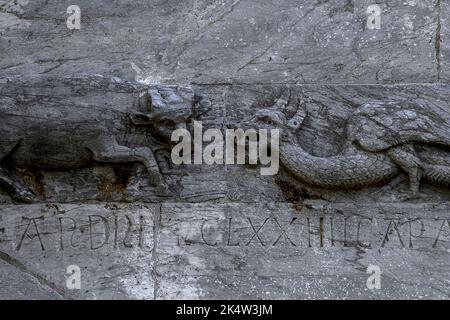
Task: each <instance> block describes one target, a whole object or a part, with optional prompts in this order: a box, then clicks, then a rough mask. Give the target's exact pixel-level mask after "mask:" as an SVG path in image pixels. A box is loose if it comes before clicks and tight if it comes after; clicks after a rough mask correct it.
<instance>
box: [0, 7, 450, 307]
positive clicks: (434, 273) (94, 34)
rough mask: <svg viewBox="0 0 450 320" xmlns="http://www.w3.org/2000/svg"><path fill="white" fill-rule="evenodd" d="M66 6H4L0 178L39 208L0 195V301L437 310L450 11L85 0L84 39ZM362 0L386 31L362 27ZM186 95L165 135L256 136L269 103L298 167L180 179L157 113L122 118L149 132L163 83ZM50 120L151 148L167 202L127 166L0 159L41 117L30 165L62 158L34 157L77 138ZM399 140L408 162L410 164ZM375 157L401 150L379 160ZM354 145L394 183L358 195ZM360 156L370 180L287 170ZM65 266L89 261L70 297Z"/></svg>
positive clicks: (211, 171)
mask: <svg viewBox="0 0 450 320" xmlns="http://www.w3.org/2000/svg"><path fill="white" fill-rule="evenodd" d="M71 4H73V3H72V2H71V1H55V0H49V1H41V0H36V1H28V0H17V1H13V0H0V115H1V116H2V118H1V119H0V123H1V124H2V127H1V128H0V131H1V135H0V151H1V153H2V154H1V155H0V158H1V159H0V160H1V161H0V183H1V184H2V185H3V187H4V185H5V182H6V185H7V186H8V181H9V185H10V186H16V187H17V186H19V188H18V189H19V190H28V189H29V190H31V191H32V192H34V193H35V194H36V196H37V197H36V199H34V200H33V201H34V204H30V205H24V204H20V203H19V202H18V201H17V198H16V199H15V200H14V199H12V198H11V197H10V195H11V190H8V189H7V188H6V189H5V188H1V189H0V203H1V205H0V299H39V298H46V299H105V298H108V299H109V298H112V299H120V298H124V299H177V298H183V299H184V298H193V299H213V298H223V299H233V298H247V299H255V298H258V299H259V298H261V299H264V298H272V299H310V298H322V299H324V298H325V299H326V298H328V299H330V298H335V299H355V298H365V299H366V298H367V299H373V298H377V299H405V298H412V299H424V298H431V299H448V297H449V295H450V280H449V276H448V274H449V273H448V270H449V267H450V257H449V252H450V247H449V245H450V217H449V214H448V212H449V209H450V208H449V201H450V199H449V196H450V193H449V188H448V187H449V185H450V183H448V179H449V176H450V174H449V172H450V171H449V170H448V168H449V167H450V161H448V160H447V159H448V150H449V149H448V146H449V143H448V142H449V141H450V139H449V136H448V133H449V129H448V128H449V127H450V125H449V124H450V113H449V110H450V109H449V107H450V106H449V102H448V96H449V94H450V87H449V86H448V85H447V84H446V82H447V81H448V78H449V75H448V73H449V71H448V62H447V61H448V58H449V55H450V45H449V36H450V30H449V27H448V22H449V19H450V18H449V17H450V5H449V3H448V1H444V0H423V1H419V0H405V1H394V0H383V1H381V0H380V1H378V0H377V1H372V0H363V1H354V0H332V1H320V0H303V1H298V0H281V1H271V0H262V1H255V0H253V1H250V0H217V1H210V0H187V1H182V2H180V1H162V0H151V1H143V0H134V1H131V0H130V1H119V0H117V1H95V2H93V1H85V0H81V1H78V3H77V4H78V5H79V6H80V7H81V13H82V24H81V27H82V29H81V30H79V31H76V30H74V31H71V30H68V29H67V28H66V23H65V20H66V18H67V17H68V14H67V13H66V9H67V7H68V5H71ZM372 4H378V5H379V6H380V7H381V9H382V15H381V29H379V30H369V29H367V27H366V21H367V12H366V11H367V7H368V6H369V5H372ZM149 84H150V85H156V86H152V87H149V86H148V85H149ZM170 84H172V85H176V86H179V87H177V88H176V89H174V87H171V89H167V85H170ZM186 86H192V90H193V92H195V96H191V97H188V99H187V102H186V100H183V102H182V103H184V104H183V105H182V106H183V107H185V108H179V109H178V111H177V112H174V113H172V114H170V117H169V118H170V120H172V121H174V123H175V124H177V125H182V124H186V126H187V128H188V129H192V120H193V119H194V118H195V119H196V120H199V121H202V123H203V128H204V130H206V129H208V128H217V129H221V130H225V129H226V128H229V127H236V126H238V127H239V126H241V125H244V124H245V123H246V121H247V120H248V119H252V120H251V121H249V122H247V124H248V125H249V126H250V127H255V128H261V127H264V126H265V125H264V124H263V123H262V122H261V119H260V118H259V116H258V115H259V114H260V113H261V111H262V110H264V112H266V113H268V114H270V115H272V116H275V115H281V116H282V117H284V118H283V119H285V121H283V123H282V124H281V129H283V130H285V131H286V130H287V132H288V133H289V135H288V137H287V140H283V141H282V147H283V145H286V142H288V143H290V144H291V145H290V146H291V147H293V150H294V151H293V153H292V154H294V157H292V158H294V159H291V160H293V161H292V163H293V167H294V168H288V169H289V170H290V171H289V170H286V168H287V167H288V166H286V165H284V166H282V167H281V168H280V172H279V173H278V174H277V175H276V176H261V174H260V170H259V169H260V166H250V165H245V166H244V165H215V166H208V165H182V166H174V165H173V164H172V163H171V161H170V148H168V146H167V145H165V144H164V143H162V142H161V141H159V139H158V138H157V136H159V135H160V133H161V132H162V131H161V130H163V129H164V128H165V127H164V126H165V125H164V122H165V121H164V119H162V118H161V113H158V115H159V118H156V119H157V120H158V121H157V122H152V123H151V124H147V125H142V126H141V125H135V123H133V122H131V123H130V121H128V117H129V116H130V115H133V114H134V115H136V114H137V112H140V113H142V114H143V115H142V114H141V117H140V118H139V119H140V120H143V119H144V118H145V117H148V118H147V119H150V116H152V112H153V111H154V110H153V109H154V107H155V106H156V105H158V104H160V103H162V101H163V100H159V98H158V97H157V95H156V96H155V88H156V91H157V92H160V93H161V92H165V94H167V90H169V91H170V92H175V93H176V94H175V95H176V96H177V94H178V93H179V95H178V96H180V95H183V94H181V91H179V90H182V92H184V93H186V92H191V91H190V89H186V88H185V87H186ZM149 89H150V90H149ZM152 90H153V91H152ZM171 90H172V91H171ZM186 90H187V91H186ZM286 92H288V94H287V102H286V105H284V106H281V105H282V104H283V103H282V102H280V101H281V100H282V99H280V98H284V97H286ZM187 95H188V96H189V94H187ZM155 97H156V98H155ZM169 100H171V101H169ZM176 100H177V99H176V98H175V99H168V104H167V105H166V106H169V109H171V108H170V107H174V106H175V105H178V107H180V103H179V102H177V101H176ZM189 104H190V105H189ZM274 105H277V108H275V109H274V108H272V107H273V106H274ZM367 106H369V107H367ZM171 110H172V109H171ZM389 110H394V111H396V112H397V111H398V112H399V113H395V112H394V113H392V112H391V113H390V111H389ZM205 111H206V112H205ZM372 111H373V112H374V113H373V114H370V112H372ZM280 112H282V113H283V114H281V113H280ZM185 114H189V115H191V114H192V118H189V119H184V118H182V117H181V115H185ZM166 115H167V114H166ZM7 117H9V118H13V119H15V120H14V121H11V122H8V121H7V120H5V119H7ZM14 117H15V118H14ZM292 117H297V118H295V119H300V120H301V121H299V122H300V123H299V125H300V127H298V126H294V128H293V129H292V124H293V122H292V121H289V119H293V118H292ZM49 119H51V120H53V121H54V120H55V119H56V120H57V121H60V125H61V127H62V128H64V129H66V131H69V132H70V130H69V129H70V127H68V126H67V125H68V124H73V123H74V122H75V123H76V122H77V121H78V122H79V123H81V124H84V125H85V124H86V123H88V122H89V121H92V123H93V125H92V127H91V128H90V129H92V130H93V131H94V129H95V130H97V129H101V130H100V131H104V132H106V133H108V134H109V135H111V136H114V137H115V138H116V139H117V142H118V143H120V145H122V146H126V147H129V148H138V147H146V148H149V149H150V150H151V152H152V153H153V154H154V158H155V161H156V163H157V167H158V170H159V172H160V174H161V176H162V177H163V178H164V180H165V181H166V182H167V185H168V189H169V191H170V192H169V193H165V192H161V190H158V188H157V187H158V186H157V185H154V184H152V183H151V181H150V180H151V179H149V178H150V177H151V174H149V173H155V171H154V170H153V169H154V168H156V167H155V166H153V167H152V168H151V170H146V168H145V167H144V165H143V163H131V162H130V161H131V159H130V157H129V155H130V154H128V157H125V158H126V159H125V160H126V161H127V162H125V163H124V162H119V163H107V162H106V163H98V162H95V161H91V162H89V163H88V165H86V166H82V167H81V168H64V169H61V168H56V167H54V166H52V165H49V167H48V168H46V169H42V168H39V169H38V168H35V167H33V166H28V167H27V166H20V163H18V162H17V161H16V160H17V156H16V157H15V158H14V157H11V156H7V154H8V153H11V155H13V154H14V153H15V152H17V151H18V150H17V149H16V148H13V149H12V150H9V149H8V148H7V146H6V142H8V143H9V142H11V141H10V140H11V134H10V133H11V132H16V131H14V130H17V132H22V133H23V132H25V133H27V132H29V131H28V130H27V129H28V128H27V126H26V124H29V123H30V121H36V122H37V123H39V124H40V126H41V128H40V129H41V130H42V131H40V130H38V131H39V132H40V134H41V135H40V136H39V137H41V138H42V146H41V145H40V144H39V143H34V144H30V143H29V144H28V145H32V146H34V147H33V148H28V149H27V148H26V146H27V143H28V141H25V143H24V144H25V148H24V149H22V156H23V155H24V154H25V155H26V154H28V153H29V154H34V155H35V154H37V155H39V157H38V159H37V160H39V161H41V160H42V159H43V158H45V156H48V155H50V156H55V158H56V160H58V159H59V158H58V154H57V152H56V153H55V154H52V153H51V152H48V151H45V150H50V151H51V150H56V149H57V148H56V146H58V148H61V149H64V148H66V147H70V146H71V144H70V142H71V141H72V140H71V139H69V142H68V141H66V140H64V139H62V140H60V141H58V139H57V138H55V136H54V135H52V133H54V131H52V130H50V129H51V128H52V126H50V125H49V121H48V120H49ZM139 119H138V120H139ZM154 119H155V118H153V120H154ZM2 121H3V122H2ZM71 121H72V122H71ZM377 121H378V122H377ZM380 123H381V125H380ZM5 128H6V130H4V129H5ZM68 128H69V129H68ZM165 129H167V128H165ZM411 129H412V130H411ZM21 130H22V131H21ZM46 130H47V131H46ZM5 132H6V133H9V135H8V134H5ZM75 132H78V136H83V134H85V133H86V132H91V131H90V130H87V131H86V130H81V131H76V130H74V134H75ZM80 132H81V133H80ZM22 133H21V134H22ZM43 133H45V134H43ZM69 136H70V135H69ZM86 137H87V138H86V140H87V141H91V140H90V139H91V137H90V136H88V135H86ZM352 139H353V140H352ZM13 140H14V139H13ZM24 140H26V139H25V138H24ZM81 140H83V139H81ZM94 140H95V139H94ZM34 141H37V139H35V140H34ZM55 141H56V142H58V143H59V145H55V144H53V143H54V142H55ZM95 141H97V140H95ZM350 141H354V142H357V143H356V147H355V148H352V149H350V148H349V145H350ZM399 141H400V142H399ZM22 142H23V141H22ZM22 142H21V143H22ZM78 142H79V141H78ZM100 142H102V143H103V145H107V146H110V145H109V144H108V143H105V140H100ZM283 143H284V144H283ZM377 143H378V144H377ZM400 143H403V144H407V148H410V147H411V146H413V147H414V149H411V148H410V149H408V150H407V151H409V152H407V153H406V155H405V153H404V151H405V150H400V151H402V152H400V151H399V150H398V148H397V147H398V146H399V145H400ZM386 144H387V147H386V148H390V149H396V150H394V152H391V151H388V150H385V149H380V148H377V147H379V146H380V145H386ZM75 145H76V146H80V144H75ZM82 145H83V144H81V146H82ZM5 146H6V147H5ZM374 146H375V147H374ZM298 148H301V150H302V153H301V156H298V155H299V154H300V153H298V152H297V151H298V150H299V149H298ZM112 149H113V151H114V148H112ZM5 150H6V151H7V152H6V151H5ZM24 150H25V152H23V151H24ZM58 150H59V149H58ZM411 150H413V151H414V152H412V151H411ZM91 151H92V150H91ZM362 152H373V154H376V156H378V157H382V158H383V159H384V160H385V161H386V162H387V163H388V164H389V166H391V167H392V168H394V170H395V176H394V177H393V178H392V179H391V180H388V181H385V182H382V183H379V184H376V185H369V183H368V180H367V179H364V178H367V176H366V172H365V170H367V175H369V174H374V172H375V173H376V171H377V170H375V167H373V166H372V165H371V164H370V163H369V162H367V161H362V160H361V159H363V158H362V157H361V153H362ZM67 154H69V155H74V156H75V158H76V156H77V155H79V152H72V153H70V152H68V153H64V155H65V156H67ZM295 155H297V156H296V157H295ZM355 155H356V157H357V161H355V163H354V164H355V165H357V166H358V168H363V173H362V176H363V179H362V180H363V183H362V186H359V187H353V188H350V189H344V188H343V186H345V185H343V184H338V185H337V186H336V187H335V188H333V189H330V188H326V187H323V186H322V187H321V186H318V185H317V183H316V184H315V183H311V181H309V182H308V181H305V180H302V179H301V178H299V177H298V176H299V173H302V172H303V173H304V172H305V167H302V165H304V163H305V161H303V160H305V159H306V160H307V159H310V158H312V157H315V158H314V161H315V162H310V164H311V163H312V166H310V167H306V168H307V169H308V168H310V170H309V172H310V173H314V174H315V173H317V172H318V173H320V170H317V168H323V167H321V166H322V165H323V164H324V163H325V164H326V163H330V164H334V163H333V162H332V160H330V159H336V158H339V159H343V160H344V161H343V162H341V163H351V164H353V163H352V162H351V161H345V160H346V159H347V160H348V159H354V158H351V157H350V156H355ZM4 156H5V157H4ZM358 156H359V157H358ZM19 158H20V157H19ZM49 158H51V157H49ZM62 158H63V159H64V157H62ZM399 158H400V160H402V161H404V162H405V163H402V166H400V165H399V164H398V162H399V161H397V162H395V161H394V160H393V159H396V160H399ZM44 160H46V159H44ZM47 160H48V159H47ZM59 160H61V159H59ZM90 160H92V159H90ZM300 160H301V161H303V163H302V162H301V161H300ZM39 161H37V162H39ZM73 161H74V162H76V163H78V162H77V161H75V160H73ZM327 161H331V162H327ZM43 162H44V163H45V161H43ZM141 162H142V161H141ZM417 163H420V164H421V165H422V166H428V167H427V168H428V169H429V166H430V165H431V166H435V167H436V166H438V169H437V171H433V172H432V173H433V175H434V177H438V178H439V179H437V180H443V182H444V184H446V185H444V186H441V187H439V186H436V185H435V183H433V182H436V181H433V179H430V176H431V174H430V172H429V171H425V174H424V179H423V180H422V181H420V179H418V177H417V172H415V171H414V169H415V168H416V164H417ZM36 164H37V163H36ZM47 164H48V162H47ZM325 168H326V169H327V170H325V171H329V172H335V173H336V176H338V175H340V176H341V177H342V172H341V171H339V170H340V169H342V168H340V167H338V166H334V165H329V166H325ZM292 169H294V170H292ZM297 169H298V170H297ZM330 170H331V171H330ZM332 170H335V171H332ZM293 171H294V173H295V172H296V173H297V176H296V175H295V174H293ZM397 171H398V172H397ZM359 174H361V172H359ZM344 176H345V175H344ZM348 176H349V177H350V178H352V177H353V178H355V171H352V170H350V171H349V174H348ZM317 177H319V179H318V181H312V182H319V184H320V182H322V183H323V179H322V178H323V176H321V175H320V174H318V175H317ZM16 178H17V180H16ZM408 178H409V179H411V178H413V179H412V181H413V182H414V181H415V180H414V179H416V180H419V181H418V182H419V184H420V192H421V194H419V195H416V194H411V191H414V190H412V189H414V188H411V186H409V185H408ZM431 178H432V177H431ZM427 179H428V180H431V181H425V180H427ZM435 180H436V179H435ZM18 181H21V182H20V183H19V182H18ZM416 182H417V181H416ZM430 182H431V183H430ZM441 182H442V181H441ZM25 187H26V188H25ZM415 191H417V190H415ZM413 193H414V192H413ZM41 217H42V218H41ZM103 218H104V219H106V220H103ZM141 218H142V219H141ZM30 219H31V220H30ZM71 219H73V220H71ZM89 219H91V220H89ZM116 219H117V223H116ZM60 222H61V223H62V224H60ZM72 222H74V223H75V224H76V226H75V227H74V226H72ZM106 226H107V227H106ZM260 228H261V229H260ZM104 240H105V241H106V240H108V241H106V243H105V244H104V245H103V241H104ZM97 247H99V248H97ZM69 265H78V266H80V267H81V280H82V287H81V290H69V289H68V288H67V287H66V278H67V276H68V275H67V274H66V269H67V267H68V266H69ZM369 265H376V266H379V267H380V268H381V272H382V276H381V281H382V284H381V289H380V290H369V289H368V288H367V286H366V281H367V279H368V277H369V274H367V272H366V270H367V267H368V266H369Z"/></svg>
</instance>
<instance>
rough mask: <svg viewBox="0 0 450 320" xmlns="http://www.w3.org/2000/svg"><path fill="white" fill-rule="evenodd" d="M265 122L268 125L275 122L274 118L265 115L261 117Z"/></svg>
mask: <svg viewBox="0 0 450 320" xmlns="http://www.w3.org/2000/svg"><path fill="white" fill-rule="evenodd" d="M261 120H262V121H263V122H264V123H266V124H268V125H272V124H273V120H272V118H270V117H267V116H266V117H263V118H262V119H261Z"/></svg>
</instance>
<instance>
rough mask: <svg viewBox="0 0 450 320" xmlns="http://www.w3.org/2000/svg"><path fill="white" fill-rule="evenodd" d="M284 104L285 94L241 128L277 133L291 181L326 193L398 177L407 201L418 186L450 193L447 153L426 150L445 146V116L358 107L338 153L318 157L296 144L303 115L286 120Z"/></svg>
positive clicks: (415, 109) (449, 121) (407, 108)
mask: <svg viewBox="0 0 450 320" xmlns="http://www.w3.org/2000/svg"><path fill="white" fill-rule="evenodd" d="M288 100H289V93H288V92H285V93H284V94H283V96H282V97H281V98H280V99H278V100H277V102H276V103H275V105H273V106H272V107H270V108H267V109H261V110H259V111H258V112H257V113H256V114H255V116H254V117H252V119H250V121H246V122H245V123H243V125H244V126H245V125H246V124H247V125H251V126H253V127H255V125H256V126H258V127H259V128H264V129H269V130H270V129H281V130H282V142H281V146H280V161H281V163H282V165H283V166H284V167H285V169H286V170H287V171H288V172H290V173H291V174H292V175H293V176H294V177H295V178H298V179H301V180H303V181H304V182H306V183H309V184H312V185H316V186H320V187H324V188H330V189H333V188H356V187H362V186H370V185H374V184H377V183H380V182H386V181H388V180H390V179H392V178H393V177H395V176H397V175H398V174H399V173H400V172H401V171H403V172H405V173H406V174H407V175H408V177H409V184H410V194H409V195H408V198H409V197H417V196H419V195H420V193H419V186H420V183H421V180H425V181H427V182H428V183H431V184H434V185H438V186H441V187H444V188H449V187H450V161H449V160H450V159H448V158H447V157H446V151H445V150H444V151H443V152H442V151H441V154H439V153H436V152H434V153H433V155H432V154H431V153H429V152H428V151H429V150H428V149H427V148H433V146H440V147H443V148H445V147H447V146H450V138H449V133H450V132H449V128H450V117H449V115H448V114H447V113H446V112H445V111H443V112H439V114H437V113H436V112H434V111H432V110H430V109H429V108H428V109H425V108H421V107H420V106H418V105H414V104H405V105H398V104H395V103H377V104H366V105H363V106H361V107H360V108H359V109H357V111H356V112H354V113H353V114H352V115H351V116H350V118H349V119H348V122H347V126H346V138H347V139H346V143H345V145H344V147H343V149H342V151H341V152H340V153H339V154H336V155H333V156H330V157H317V156H314V155H312V154H310V153H308V152H307V151H305V150H304V149H303V148H302V147H301V146H300V145H299V144H298V143H296V140H297V136H298V132H297V131H298V129H299V128H300V127H301V125H302V123H303V121H304V119H305V118H306V117H307V111H306V110H305V109H304V108H303V107H302V106H300V107H299V109H298V110H297V112H296V114H295V115H294V116H293V117H292V118H290V119H288V117H287V115H286V112H285V111H286V108H287V104H288ZM301 104H302V103H301ZM441 113H442V114H441ZM420 150H422V154H425V155H426V156H422V155H421V152H420Z"/></svg>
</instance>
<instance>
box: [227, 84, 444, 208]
mask: <svg viewBox="0 0 450 320" xmlns="http://www.w3.org/2000/svg"><path fill="white" fill-rule="evenodd" d="M227 92H228V94H227V99H226V101H227V124H229V125H235V124H236V123H238V124H239V123H242V120H243V119H252V120H251V121H250V126H251V127H255V128H257V126H258V124H257V120H256V119H255V114H256V113H257V111H258V110H261V109H267V108H270V107H271V106H273V105H274V103H275V102H276V101H277V99H279V98H280V97H284V95H285V94H286V92H289V94H288V96H289V99H290V100H289V103H288V107H287V110H286V111H285V114H286V115H289V114H290V117H292V115H293V114H294V113H295V112H296V110H297V109H303V110H304V111H305V113H306V117H305V118H304V120H303V122H302V124H301V127H300V128H299V129H298V130H297V131H296V132H295V139H296V144H297V145H300V146H301V147H302V148H303V149H304V150H305V151H306V154H309V155H312V156H315V157H316V158H315V161H316V164H315V165H316V166H317V167H318V168H323V166H321V165H320V164H321V163H322V162H325V161H327V159H329V157H332V156H336V155H337V156H339V155H342V157H343V159H348V161H350V157H349V156H350V155H351V154H353V155H356V154H358V152H359V151H355V150H351V151H346V149H345V148H346V145H348V143H349V142H350V141H351V140H350V139H351V138H352V137H351V136H349V125H348V122H349V119H350V118H351V117H355V115H356V118H358V117H359V116H358V112H360V110H362V109H364V108H366V107H364V106H367V105H369V106H370V105H371V104H374V105H375V107H374V108H373V109H374V114H373V115H372V116H371V117H372V118H374V117H375V115H376V114H377V112H378V118H374V119H375V121H382V122H383V124H381V125H380V127H376V126H373V124H370V123H369V124H367V126H368V127H367V128H370V127H371V126H373V127H372V128H373V129H374V130H373V132H372V134H373V135H374V136H375V137H377V135H379V136H382V135H383V134H386V133H382V132H383V131H382V130H385V127H383V126H384V125H386V124H387V123H388V122H389V119H391V120H392V119H393V118H392V116H393V114H392V115H391V116H386V115H381V113H382V112H381V110H382V108H383V107H384V106H386V105H387V104H389V105H393V106H399V107H401V108H404V110H409V109H410V108H416V111H414V112H413V113H412V114H414V116H413V117H412V118H411V119H415V120H414V121H416V120H417V121H426V122H428V125H423V124H418V123H417V124H415V123H410V124H407V125H406V126H405V127H404V128H403V129H400V128H397V129H395V130H394V131H399V130H405V131H403V132H407V131H408V130H413V131H411V132H416V133H417V132H422V133H421V134H423V137H425V136H426V135H428V134H429V133H426V131H429V132H431V131H432V130H433V129H432V125H431V123H432V122H433V120H431V119H432V118H433V114H434V113H438V114H440V115H439V116H438V118H439V119H436V121H437V122H439V123H441V125H440V128H441V130H442V131H441V133H442V134H444V135H445V134H448V129H447V128H448V126H449V123H450V122H448V121H449V119H450V114H449V113H448V110H449V109H448V107H449V106H448V102H447V96H448V93H449V87H448V86H447V85H443V84H435V85H401V86H397V85H393V86H392V85H388V86H380V85H376V86H372V85H358V86H350V85H343V86H327V85H323V86H318V85H304V86H286V85H279V86H232V87H231V88H229V89H228V91H227ZM378 102H380V104H378ZM385 103H387V104H385ZM402 106H404V107H402ZM279 110H281V108H280V109H279ZM380 116H381V118H380ZM389 117H390V118H389ZM394 117H395V116H394ZM419 119H420V120H419ZM445 123H447V124H445ZM396 125H397V124H396ZM237 126H239V125H237ZM280 128H281V127H280ZM375 128H376V129H375ZM383 128H384V129H383ZM281 129H284V130H285V129H286V127H282V128H281ZM389 130H390V129H389ZM419 135H420V134H419ZM374 136H369V134H368V133H366V132H364V133H363V135H362V137H360V140H358V141H357V143H358V144H363V143H364V142H367V141H372V140H371V139H374ZM353 138H354V137H353ZM396 139H397V138H396V137H392V140H393V141H395V140H396ZM443 140H446V139H443ZM281 144H283V142H281ZM419 145H422V147H420V146H419ZM419 145H418V146H417V152H418V153H419V157H420V158H421V159H422V160H423V161H428V160H430V161H437V159H441V157H442V161H443V163H448V162H447V160H446V159H447V152H446V151H444V149H445V147H444V149H442V150H441V149H439V150H440V151H439V150H436V149H434V148H435V146H431V145H427V144H426V143H425V144H419ZM383 152H384V151H381V152H378V154H383ZM440 152H444V153H440ZM346 153H347V155H346ZM303 157H305V156H304V155H302V156H299V158H303ZM366 169H367V172H368V173H369V172H370V170H371V168H370V166H369V165H368V166H366ZM329 170H331V171H334V172H336V173H338V172H339V169H338V168H337V167H333V165H332V164H330V165H329ZM341 187H342V186H341ZM341 187H337V188H320V187H317V186H314V185H311V184H305V183H304V181H302V180H301V179H292V174H289V173H288V172H286V170H285V168H284V167H283V166H281V168H280V172H279V174H278V175H276V176H266V177H264V176H261V174H260V171H259V168H251V167H248V166H247V167H244V166H241V165H234V166H227V192H228V198H229V199H230V200H232V201H241V202H259V201H284V200H288V201H295V200H301V199H305V198H306V199H308V198H309V199H311V198H312V199H325V200H328V201H332V202H347V201H355V202H358V201H364V202H367V201H369V202H379V201H382V202H396V201H398V199H400V198H401V197H402V196H403V195H404V193H405V192H406V191H407V190H408V180H407V176H405V175H403V173H400V174H399V175H397V176H396V177H394V178H393V179H391V180H389V181H387V182H385V183H381V184H379V185H375V186H366V187H357V188H351V189H348V188H341ZM421 188H422V192H423V193H424V194H425V195H426V196H425V197H422V198H420V199H410V200H409V201H413V202H414V201H425V202H428V201H448V199H449V198H448V191H447V190H446V189H445V188H437V187H435V186H432V185H430V184H426V183H424V184H422V185H421ZM363 199H364V200H363Z"/></svg>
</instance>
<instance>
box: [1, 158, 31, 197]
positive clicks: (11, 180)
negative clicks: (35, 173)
mask: <svg viewBox="0 0 450 320" xmlns="http://www.w3.org/2000/svg"><path fill="white" fill-rule="evenodd" d="M0 185H2V187H3V188H5V190H6V191H7V192H8V194H9V195H10V197H11V198H13V199H14V200H17V201H19V202H25V203H31V202H33V201H34V200H35V198H36V194H35V193H34V192H33V191H32V190H31V189H29V188H28V187H27V186H25V184H23V183H22V181H20V180H19V178H17V177H16V175H15V174H13V173H12V172H11V171H9V170H8V169H5V168H2V167H0Z"/></svg>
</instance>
